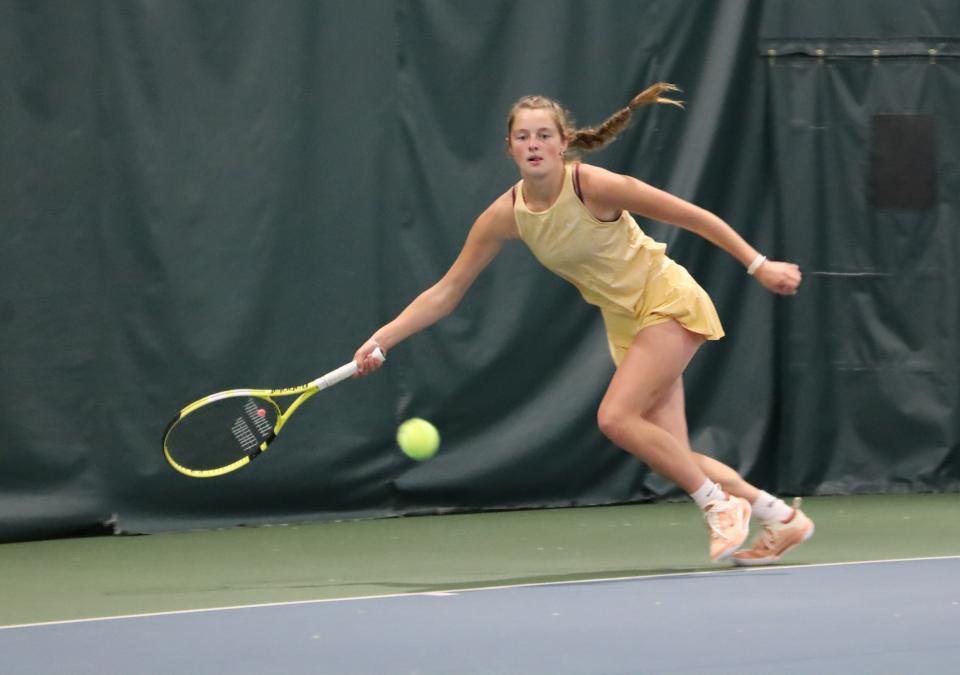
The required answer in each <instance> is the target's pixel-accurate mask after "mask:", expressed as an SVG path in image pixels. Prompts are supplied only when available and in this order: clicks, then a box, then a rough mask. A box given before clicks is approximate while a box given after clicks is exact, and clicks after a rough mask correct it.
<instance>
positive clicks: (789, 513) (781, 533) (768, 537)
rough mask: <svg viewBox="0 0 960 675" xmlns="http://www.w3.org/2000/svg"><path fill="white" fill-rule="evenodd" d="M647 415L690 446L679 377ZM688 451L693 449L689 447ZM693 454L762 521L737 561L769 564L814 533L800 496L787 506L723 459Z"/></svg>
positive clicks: (700, 463) (711, 478)
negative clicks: (759, 529)
mask: <svg viewBox="0 0 960 675" xmlns="http://www.w3.org/2000/svg"><path fill="white" fill-rule="evenodd" d="M647 419H648V420H649V421H651V422H653V423H654V424H656V425H658V426H659V427H661V428H663V429H665V430H666V431H668V432H669V433H670V434H671V435H673V437H674V438H676V439H677V440H678V441H680V442H681V443H682V444H683V445H684V446H685V447H688V448H689V447H690V437H689V433H688V431H687V416H686V409H685V401H684V392H683V380H682V379H678V380H677V381H676V382H675V383H674V385H673V386H672V387H671V388H670V390H669V391H668V392H667V394H666V395H665V396H664V397H663V399H662V400H661V401H660V403H659V404H657V405H656V406H655V407H654V409H653V410H651V411H650V412H649V413H647ZM691 452H693V451H692V450H691ZM693 458H694V460H695V461H696V462H697V464H698V465H699V466H700V468H701V469H702V470H703V472H704V473H705V474H706V475H707V477H708V478H709V479H710V480H712V481H714V482H715V483H719V484H720V485H722V486H723V489H724V491H726V492H728V493H730V494H733V495H736V496H737V497H743V498H744V499H746V500H748V501H749V502H750V503H751V504H752V507H753V512H754V514H755V515H757V516H759V517H760V520H761V521H762V529H761V531H760V534H759V535H758V536H757V537H756V539H755V540H754V541H753V543H752V544H751V545H750V547H749V548H747V549H744V550H742V551H738V552H737V553H734V555H733V561H734V562H735V563H736V564H738V565H769V564H770V563H773V562H776V561H778V560H780V559H781V558H782V557H783V556H784V555H785V554H786V553H787V552H789V551H790V550H792V549H793V548H795V547H796V546H798V545H800V544H802V543H803V542H805V541H806V540H807V539H809V538H810V537H812V536H813V532H814V523H813V521H812V520H811V519H810V518H809V517H808V516H807V515H806V514H805V513H804V512H803V511H801V510H800V499H799V498H797V499H796V500H794V502H793V505H792V506H787V504H785V503H784V502H783V501H782V500H780V499H778V498H776V497H774V496H773V495H770V494H767V493H765V492H762V491H760V490H759V489H758V488H756V487H754V486H753V485H751V484H750V483H748V482H747V481H746V480H744V479H743V478H742V477H741V476H740V474H738V473H737V472H736V471H734V470H733V469H732V468H731V467H729V466H727V465H726V464H724V463H723V462H720V461H717V460H715V459H713V458H712V457H708V456H706V455H703V454H700V453H698V452H693Z"/></svg>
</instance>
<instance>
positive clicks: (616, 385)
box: [597, 321, 751, 560]
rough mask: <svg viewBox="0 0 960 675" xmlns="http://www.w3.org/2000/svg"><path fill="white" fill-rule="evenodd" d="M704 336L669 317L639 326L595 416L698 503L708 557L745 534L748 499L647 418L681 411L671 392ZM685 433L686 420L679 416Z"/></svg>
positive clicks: (727, 551) (726, 552)
mask: <svg viewBox="0 0 960 675" xmlns="http://www.w3.org/2000/svg"><path fill="white" fill-rule="evenodd" d="M703 341H704V338H703V337H702V336H701V335H698V334H696V333H693V332H691V331H688V330H687V329H686V328H684V327H683V326H681V325H680V324H679V323H677V322H675V321H667V322H664V323H659V324H655V325H653V326H648V327H647V328H644V329H643V330H641V331H640V333H639V334H638V335H637V337H636V338H635V339H634V341H633V344H632V345H631V346H630V349H628V350H627V353H626V355H625V356H624V357H623V359H622V360H621V362H620V365H619V366H618V367H617V372H616V373H615V374H614V376H613V379H612V380H611V382H610V386H609V387H608V388H607V392H606V394H605V395H604V397H603V401H602V402H601V404H600V409H599V411H598V413H597V420H598V423H599V425H600V429H601V431H603V433H604V434H605V435H606V436H607V437H608V438H609V439H610V440H612V441H613V442H614V443H616V444H617V445H618V446H620V447H621V448H623V449H624V450H626V451H628V452H629V453H631V454H632V455H634V456H636V457H638V458H639V459H641V460H643V461H644V462H645V463H646V464H647V465H648V466H649V467H650V468H651V469H653V470H654V471H655V472H657V473H658V474H660V475H661V476H664V477H665V478H668V479H670V480H672V481H674V482H675V483H676V484H677V485H678V486H680V487H681V488H682V489H683V490H685V491H686V492H687V493H688V494H690V496H691V497H692V498H693V499H694V501H696V502H697V503H698V505H700V506H701V508H703V509H704V517H705V518H706V521H707V526H708V531H709V534H710V557H711V558H712V559H713V560H721V559H724V558H726V557H728V556H730V555H731V554H732V553H733V552H734V551H735V550H736V549H738V548H739V547H740V545H741V544H742V543H743V541H744V540H745V539H746V537H747V534H748V531H749V524H750V510H751V509H750V503H749V502H748V501H747V500H745V499H741V498H738V497H735V496H727V495H725V494H724V493H723V491H722V490H721V489H720V486H719V485H717V484H716V482H714V481H711V480H709V479H708V478H707V476H706V474H705V472H704V471H703V469H702V468H701V467H700V466H699V464H698V462H697V460H696V459H695V457H694V453H693V452H692V451H691V449H690V446H689V443H687V442H682V441H681V440H680V439H679V438H677V437H676V436H674V435H673V434H671V433H670V432H669V431H668V430H667V429H665V428H663V427H662V426H660V425H658V424H656V423H655V422H654V421H652V420H651V419H650V413H651V412H654V411H656V410H657V408H660V407H662V406H664V405H665V406H666V408H665V409H664V410H662V411H661V413H662V414H663V415H664V416H667V415H668V414H672V415H673V416H674V417H676V416H677V415H682V413H683V408H682V407H681V408H678V407H677V403H676V397H677V396H678V395H679V396H681V397H682V394H683V389H682V385H681V384H679V383H680V382H681V378H682V375H683V371H684V370H685V369H686V367H687V364H688V363H689V362H690V359H691V358H693V355H694V354H695V353H696V352H697V349H699V347H700V345H701V344H702V343H703ZM683 428H684V432H683V437H684V438H685V437H686V431H685V429H686V421H685V420H684V421H683Z"/></svg>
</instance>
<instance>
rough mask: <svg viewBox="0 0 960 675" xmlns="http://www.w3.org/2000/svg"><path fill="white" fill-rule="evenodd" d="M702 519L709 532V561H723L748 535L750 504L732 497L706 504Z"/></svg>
mask: <svg viewBox="0 0 960 675" xmlns="http://www.w3.org/2000/svg"><path fill="white" fill-rule="evenodd" d="M703 517H704V518H705V519H706V521H707V529H708V530H709V531H710V532H709V534H710V559H711V560H713V561H714V562H716V561H718V560H725V559H727V558H729V557H730V556H731V554H733V552H734V551H736V550H737V549H738V548H740V546H741V545H742V544H743V542H744V541H746V539H747V535H748V534H749V533H750V502H748V501H747V500H746V499H742V498H740V497H734V496H733V495H729V496H727V498H726V499H724V500H723V501H720V500H717V501H714V502H710V503H709V504H707V508H706V509H704V512H703Z"/></svg>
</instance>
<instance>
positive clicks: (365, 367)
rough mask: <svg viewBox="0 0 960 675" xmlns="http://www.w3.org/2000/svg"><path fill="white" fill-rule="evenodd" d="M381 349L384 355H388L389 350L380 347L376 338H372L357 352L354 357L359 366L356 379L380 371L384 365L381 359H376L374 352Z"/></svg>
mask: <svg viewBox="0 0 960 675" xmlns="http://www.w3.org/2000/svg"><path fill="white" fill-rule="evenodd" d="M378 347H379V348H380V351H381V352H383V355H384V356H386V355H387V350H385V349H384V348H383V347H380V343H379V342H378V341H377V340H376V339H375V338H370V339H369V340H367V341H366V342H364V343H363V346H362V347H360V349H358V350H357V353H356V354H354V355H353V360H354V362H355V363H356V364H357V374H356V377H362V376H364V375H369V374H370V373H372V372H375V371H376V370H379V368H380V366H382V365H383V361H382V360H381V359H378V358H376V357H375V356H374V355H373V350H374V349H377V348H378Z"/></svg>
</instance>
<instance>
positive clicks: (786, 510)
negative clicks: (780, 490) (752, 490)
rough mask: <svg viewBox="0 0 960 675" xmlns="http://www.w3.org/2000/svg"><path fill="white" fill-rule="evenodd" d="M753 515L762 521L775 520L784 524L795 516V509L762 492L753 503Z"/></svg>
mask: <svg viewBox="0 0 960 675" xmlns="http://www.w3.org/2000/svg"><path fill="white" fill-rule="evenodd" d="M753 514H754V515H755V516H756V517H757V518H759V519H760V520H775V521H777V522H779V523H782V522H785V521H786V520H787V519H788V518H789V517H790V516H792V515H793V509H792V508H790V507H789V506H787V503H786V502H784V501H783V500H782V499H778V498H777V497H774V496H773V495H772V494H770V493H768V492H764V491H763V490H760V494H759V495H757V499H756V500H755V501H754V502H753Z"/></svg>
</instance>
